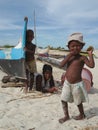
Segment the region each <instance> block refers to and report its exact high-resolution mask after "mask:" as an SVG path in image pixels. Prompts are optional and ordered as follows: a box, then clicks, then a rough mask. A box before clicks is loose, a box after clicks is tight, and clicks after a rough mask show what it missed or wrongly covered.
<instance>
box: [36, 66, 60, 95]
mask: <svg viewBox="0 0 98 130" xmlns="http://www.w3.org/2000/svg"><path fill="white" fill-rule="evenodd" d="M42 71H43V72H42V73H43V74H42V75H37V77H36V90H38V91H42V92H43V93H47V92H50V93H53V92H55V91H57V90H58V89H57V87H55V83H54V79H53V75H52V67H51V66H50V65H48V64H45V65H44V66H43V70H42Z"/></svg>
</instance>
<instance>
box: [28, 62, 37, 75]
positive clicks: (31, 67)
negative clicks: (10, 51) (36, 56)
mask: <svg viewBox="0 0 98 130" xmlns="http://www.w3.org/2000/svg"><path fill="white" fill-rule="evenodd" d="M26 69H27V70H28V71H29V72H31V73H36V72H37V67H36V61H35V60H32V61H28V62H26Z"/></svg>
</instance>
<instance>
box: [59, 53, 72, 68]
mask: <svg viewBox="0 0 98 130" xmlns="http://www.w3.org/2000/svg"><path fill="white" fill-rule="evenodd" d="M72 56H73V54H72V53H69V54H68V55H67V56H66V57H65V58H64V60H62V61H61V63H60V67H63V66H64V65H65V64H66V63H67V62H68V61H69V59H70V58H71V57H72Z"/></svg>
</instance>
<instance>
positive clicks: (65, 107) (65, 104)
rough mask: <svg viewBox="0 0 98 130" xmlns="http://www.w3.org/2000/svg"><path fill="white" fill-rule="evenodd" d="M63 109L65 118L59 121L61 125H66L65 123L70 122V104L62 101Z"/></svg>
mask: <svg viewBox="0 0 98 130" xmlns="http://www.w3.org/2000/svg"><path fill="white" fill-rule="evenodd" d="M62 107H63V111H64V117H63V118H61V119H59V122H60V123H64V122H65V121H67V120H69V113H68V103H67V102H64V101H62Z"/></svg>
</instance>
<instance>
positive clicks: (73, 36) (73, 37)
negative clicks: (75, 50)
mask: <svg viewBox="0 0 98 130" xmlns="http://www.w3.org/2000/svg"><path fill="white" fill-rule="evenodd" d="M73 40H74V41H78V42H79V43H81V44H83V45H85V42H83V35H82V33H73V34H71V35H70V36H69V38H68V42H67V46H68V44H69V43H70V42H71V41H73Z"/></svg>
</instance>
